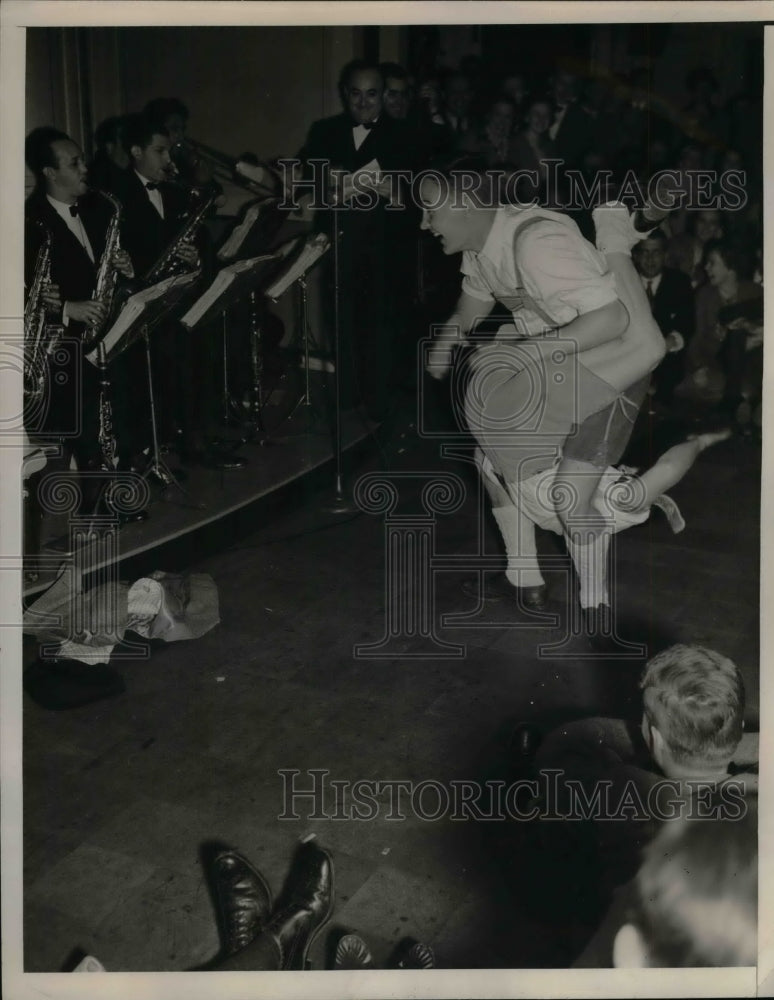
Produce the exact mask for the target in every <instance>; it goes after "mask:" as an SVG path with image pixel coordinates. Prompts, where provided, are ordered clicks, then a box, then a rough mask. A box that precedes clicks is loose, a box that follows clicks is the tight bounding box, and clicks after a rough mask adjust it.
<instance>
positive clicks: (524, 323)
mask: <svg viewBox="0 0 774 1000" xmlns="http://www.w3.org/2000/svg"><path fill="white" fill-rule="evenodd" d="M420 197H421V200H422V205H423V210H424V212H423V221H422V227H423V228H425V229H428V230H430V232H431V233H432V234H433V235H434V236H437V237H439V238H440V239H441V242H442V248H443V250H444V252H445V253H446V254H452V253H457V252H459V251H462V252H463V257H462V266H461V270H462V273H463V275H464V278H463V283H462V293H461V295H460V298H459V300H458V302H457V306H456V307H455V310H454V313H453V315H452V316H451V317H450V318H449V320H448V321H447V323H446V324H445V325H444V327H443V328H442V330H441V332H440V333H439V334H438V335H437V336H436V338H435V341H434V343H433V346H432V349H431V351H430V354H429V357H428V363H427V369H428V372H429V374H430V375H432V376H433V377H435V378H443V377H444V376H446V375H447V374H448V373H449V372H450V371H451V368H452V361H453V351H454V348H455V347H456V346H457V345H458V344H459V343H461V342H462V341H463V340H464V339H465V338H466V337H467V336H468V335H469V334H470V333H471V332H473V331H474V327H475V325H476V323H477V322H478V321H479V320H480V319H482V318H483V317H485V316H486V315H488V314H489V313H490V312H491V310H492V309H493V308H494V306H495V303H496V302H499V303H500V304H502V305H504V306H505V307H506V308H507V309H508V310H509V311H510V312H511V314H512V316H513V324H508V325H506V326H504V327H501V328H500V330H499V331H498V333H497V335H496V337H495V339H494V340H493V341H492V342H491V343H489V344H479V345H478V347H477V349H476V351H475V353H474V354H473V357H472V360H471V376H470V379H469V383H468V386H467V389H466V391H465V406H464V409H465V418H466V420H467V423H468V426H469V427H470V429H471V431H472V433H473V435H474V437H475V438H476V441H477V444H478V449H477V455H476V458H477V464H478V465H479V468H480V471H481V472H482V474H483V476H484V482H485V484H486V489H487V492H488V494H489V497H490V500H491V502H492V506H493V513H494V516H495V519H496V521H497V524H498V526H499V528H500V531H501V533H502V536H503V540H504V543H505V547H506V552H507V554H508V570H507V574H506V577H507V584H505V586H504V587H502V586H501V588H500V589H501V592H503V591H504V592H505V593H509V594H510V595H512V596H513V597H514V598H515V599H516V600H517V601H518V602H519V603H520V605H521V606H523V607H527V608H530V609H533V610H536V609H537V610H539V609H541V608H543V607H545V604H546V599H547V595H546V588H545V583H544V581H543V577H542V574H541V572H540V569H539V566H538V563H537V556H536V549H535V537H534V527H532V526H531V525H530V530H528V531H525V530H524V518H523V517H522V516H521V515H520V512H519V510H518V508H517V506H516V503H515V502H514V497H516V496H517V490H515V489H514V487H517V486H518V484H519V483H520V482H521V481H522V480H525V479H528V478H530V477H531V476H534V475H536V474H538V473H540V472H544V471H545V470H546V469H549V468H551V467H552V466H554V465H556V466H557V468H556V473H555V481H554V490H553V497H554V499H553V500H552V503H553V506H554V511H555V513H556V515H557V516H558V518H559V520H560V522H561V525H562V528H563V533H564V536H565V539H566V541H567V547H568V550H569V552H570V555H571V557H572V560H573V564H574V566H575V569H576V572H577V573H578V577H579V582H580V603H581V609H582V617H583V624H584V628H585V631H586V632H587V633H588V634H590V635H598V634H600V633H601V634H607V633H609V630H610V621H611V612H610V605H609V596H608V594H607V591H606V580H605V576H606V561H607V552H608V548H609V541H610V531H609V530H608V527H607V526H606V524H605V518H604V517H603V516H602V515H601V514H600V512H599V511H598V510H597V509H596V508H595V506H594V497H595V495H596V492H597V488H598V486H599V483H600V479H601V477H602V474H603V472H604V470H605V469H607V468H608V467H609V466H612V465H615V464H616V462H618V461H619V460H620V458H621V455H622V454H623V451H624V449H625V447H626V445H627V443H628V441H629V438H630V436H631V432H632V428H633V425H634V420H635V418H636V415H637V413H638V411H639V408H640V405H641V403H642V401H643V399H644V396H645V393H646V391H647V385H648V381H649V376H650V372H652V370H653V369H654V368H655V366H656V365H657V364H658V362H659V361H660V360H661V358H662V357H663V355H664V351H665V347H664V339H663V337H662V335H661V332H660V331H659V329H658V326H657V325H656V323H655V321H654V320H653V317H652V315H651V313H650V309H649V307H648V303H647V299H646V296H645V292H644V290H643V288H642V283H641V282H640V280H639V278H638V276H637V273H636V272H635V270H634V267H633V266H632V263H631V248H632V246H633V245H634V244H635V243H636V242H637V241H638V240H640V239H642V238H644V235H645V233H640V232H638V230H637V229H635V227H634V224H633V222H632V218H631V217H630V214H629V212H628V210H627V209H626V208H625V207H624V206H623V205H618V204H610V205H604V206H601V207H600V208H598V209H596V210H595V212H594V222H595V226H596V242H597V248H596V249H595V248H594V247H593V246H592V245H591V244H590V243H589V242H588V241H587V240H585V239H584V238H583V237H582V236H581V233H580V231H579V230H578V228H577V226H576V225H575V223H574V222H573V221H572V220H571V219H570V218H569V217H568V216H566V215H562V214H561V213H558V212H552V211H549V210H546V209H542V208H532V207H531V208H521V207H515V206H499V205H497V204H496V200H495V199H494V198H493V197H492V189H491V184H489V183H488V178H486V177H482V176H481V175H477V176H476V175H474V176H471V173H470V172H469V171H468V172H464V171H460V170H454V171H451V172H450V173H448V174H446V175H440V174H439V175H432V176H430V175H429V176H428V177H426V178H424V179H423V181H422V185H421V188H420ZM641 214H642V216H643V219H644V224H643V228H644V229H650V228H652V227H653V226H655V225H656V224H657V222H658V221H660V218H661V217H663V215H664V214H666V213H665V212H661V211H657V210H655V209H654V208H652V207H650V208H647V209H645V210H644V212H643V213H641ZM560 499H561V502H558V501H559V500H560Z"/></svg>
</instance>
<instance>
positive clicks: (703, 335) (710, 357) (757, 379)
mask: <svg viewBox="0 0 774 1000" xmlns="http://www.w3.org/2000/svg"><path fill="white" fill-rule="evenodd" d="M704 267H705V270H706V273H707V284H706V285H704V286H702V287H701V288H700V289H699V291H698V293H697V295H696V332H695V334H694V337H693V340H692V341H691V343H690V345H689V347H688V352H687V357H686V365H687V367H688V370H689V375H688V379H687V380H686V381H687V383H688V384H687V385H685V384H684V389H685V390H686V391H687V393H688V394H689V395H690V392H691V390H693V391H694V392H695V393H696V394H697V395H699V396H701V395H702V394H704V395H705V398H710V399H711V398H713V397H714V398H715V399H722V405H723V407H724V409H727V410H728V411H729V412H730V413H732V414H735V415H736V417H737V421H738V422H740V423H748V422H749V419H750V416H751V412H750V411H754V410H755V409H756V407H759V404H760V387H761V381H762V374H763V367H762V365H763V290H762V288H761V286H760V285H758V284H756V283H755V282H754V281H752V280H750V279H751V276H752V269H753V260H752V258H751V255H750V254H749V253H748V252H747V250H746V249H744V248H742V247H741V246H739V245H738V244H736V243H732V242H730V241H728V240H713V241H710V242H709V243H707V245H706V248H705V259H704ZM742 404H746V405H745V406H743V405H742ZM740 409H741V410H742V412H741V413H740V412H739V411H740Z"/></svg>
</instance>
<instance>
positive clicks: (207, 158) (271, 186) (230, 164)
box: [169, 137, 277, 198]
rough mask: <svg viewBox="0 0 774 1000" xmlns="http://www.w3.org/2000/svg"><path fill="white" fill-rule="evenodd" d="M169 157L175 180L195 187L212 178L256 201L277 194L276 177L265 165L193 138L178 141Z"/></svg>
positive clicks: (201, 185) (204, 183) (202, 185)
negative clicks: (245, 193)
mask: <svg viewBox="0 0 774 1000" xmlns="http://www.w3.org/2000/svg"><path fill="white" fill-rule="evenodd" d="M169 155H170V159H171V161H172V166H173V168H174V171H173V173H174V175H175V178H180V179H181V180H182V179H184V180H187V181H190V182H192V183H193V184H194V185H196V186H199V187H204V186H206V185H207V184H208V183H209V182H211V181H212V180H213V179H214V180H217V181H218V182H220V183H226V184H233V185H235V186H236V187H240V188H243V189H244V190H245V191H249V192H250V193H251V194H254V195H255V196H256V197H259V198H265V197H267V196H271V195H276V193H277V177H276V174H275V173H274V172H273V171H272V170H271V168H270V167H268V166H266V164H262V163H257V162H256V163H250V162H248V161H247V160H244V159H242V160H239V159H237V158H236V157H233V156H228V154H226V153H221V152H220V150H217V149H213V148H212V146H206V145H205V144H204V143H203V142H197V141H196V140H195V139H189V138H188V137H186V138H184V139H180V140H179V141H178V142H176V143H175V144H174V145H173V146H172V148H171V149H170V151H169ZM181 175H182V176H181ZM173 179H174V178H173Z"/></svg>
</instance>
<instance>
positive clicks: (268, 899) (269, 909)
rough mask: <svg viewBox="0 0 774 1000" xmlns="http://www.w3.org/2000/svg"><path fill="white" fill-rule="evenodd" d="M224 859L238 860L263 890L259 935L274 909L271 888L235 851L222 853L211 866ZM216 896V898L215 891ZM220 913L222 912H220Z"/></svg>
mask: <svg viewBox="0 0 774 1000" xmlns="http://www.w3.org/2000/svg"><path fill="white" fill-rule="evenodd" d="M224 857H236V858H238V859H239V862H240V864H243V865H244V866H245V868H246V869H247V870H248V871H249V872H250V874H251V875H252V876H253V878H254V879H255V881H256V882H257V883H258V885H260V887H261V889H263V892H264V894H265V896H266V903H267V906H266V917H265V919H264V920H262V921H261V922H260V923H259V924H258V932H257V933H258V934H260V932H261V931H262V930H263V927H264V924H265V923H266V922H267V921H268V919H269V917H270V916H271V912H272V910H273V909H274V897H273V896H272V892H271V887H270V886H269V884H268V882H267V881H266V879H265V878H264V877H263V875H262V874H261V873H260V872H259V871H258V870H257V868H254V867H253V866H252V865H251V864H250V862H249V861H248V860H247V859H246V858H245V857H244V856H243V855H241V854H238V853H237V852H235V851H224V852H223V853H222V854H219V855H218V856H217V857H216V858H215V860H214V862H213V865H214V866H217V864H218V862H219V861H220V859H221V858H224ZM216 896H217V889H216ZM218 908H219V909H220V908H221V902H220V899H219V898H218ZM221 913H222V910H221ZM220 922H221V923H222V924H223V923H225V922H224V920H223V917H222V915H220ZM256 936H257V935H256ZM240 950H241V949H237V951H236V952H231V953H230V954H238V953H239V951H240Z"/></svg>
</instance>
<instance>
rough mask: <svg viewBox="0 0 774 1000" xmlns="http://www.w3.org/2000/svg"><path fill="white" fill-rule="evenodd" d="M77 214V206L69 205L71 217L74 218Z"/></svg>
mask: <svg viewBox="0 0 774 1000" xmlns="http://www.w3.org/2000/svg"><path fill="white" fill-rule="evenodd" d="M77 214H78V206H77V205H70V215H72V217H73V218H75V216H76V215H77Z"/></svg>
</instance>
